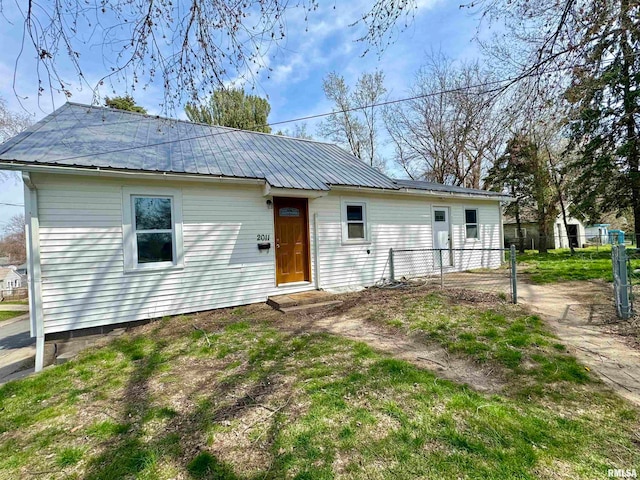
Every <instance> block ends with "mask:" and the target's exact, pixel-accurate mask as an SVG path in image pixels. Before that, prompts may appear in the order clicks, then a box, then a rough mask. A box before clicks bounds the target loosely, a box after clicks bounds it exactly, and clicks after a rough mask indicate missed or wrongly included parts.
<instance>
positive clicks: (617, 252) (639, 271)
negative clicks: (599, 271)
mask: <svg viewBox="0 0 640 480" xmlns="http://www.w3.org/2000/svg"><path fill="white" fill-rule="evenodd" d="M611 264H612V268H613V295H614V301H615V305H616V311H617V313H618V316H619V317H620V318H622V319H624V320H626V319H628V318H631V317H632V316H634V315H637V314H638V306H637V302H636V301H635V300H636V298H637V297H638V293H640V249H637V248H627V247H626V246H625V245H613V246H612V247H611Z"/></svg>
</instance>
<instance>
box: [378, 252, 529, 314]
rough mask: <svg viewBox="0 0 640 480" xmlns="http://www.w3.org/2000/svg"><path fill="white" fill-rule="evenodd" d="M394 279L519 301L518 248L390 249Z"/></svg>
mask: <svg viewBox="0 0 640 480" xmlns="http://www.w3.org/2000/svg"><path fill="white" fill-rule="evenodd" d="M389 270H390V277H391V278H390V280H391V282H392V283H394V282H402V281H421V282H423V283H424V284H431V285H434V286H439V287H440V288H450V289H452V288H463V289H470V290H478V291H482V292H487V293H493V294H496V295H498V296H501V297H503V298H505V299H509V300H510V301H512V302H513V303H517V302H518V285H517V271H516V248H515V246H512V247H511V248H507V249H505V248H451V249H431V248H421V249H395V248H392V249H390V250H389Z"/></svg>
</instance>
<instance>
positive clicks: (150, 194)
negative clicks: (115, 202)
mask: <svg viewBox="0 0 640 480" xmlns="http://www.w3.org/2000/svg"><path fill="white" fill-rule="evenodd" d="M123 200H124V217H123V219H124V222H123V232H124V260H125V270H126V271H136V270H149V269H165V268H173V267H182V266H183V260H182V258H183V255H182V213H181V212H182V206H181V195H180V191H179V190H177V189H168V188H158V189H155V188H148V187H140V188H139V189H136V188H133V187H126V188H124V189H123Z"/></svg>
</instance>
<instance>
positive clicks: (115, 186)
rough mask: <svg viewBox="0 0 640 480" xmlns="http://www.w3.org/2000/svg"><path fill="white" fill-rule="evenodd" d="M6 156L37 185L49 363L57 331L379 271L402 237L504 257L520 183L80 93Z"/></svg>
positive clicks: (377, 276) (486, 259) (38, 273)
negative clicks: (135, 109) (506, 227)
mask: <svg viewBox="0 0 640 480" xmlns="http://www.w3.org/2000/svg"><path fill="white" fill-rule="evenodd" d="M0 168H3V169H10V170H17V171H21V172H22V178H23V181H24V183H25V187H26V188H25V206H26V212H27V253H28V270H29V290H30V292H33V294H32V295H30V302H31V303H30V307H31V308H30V312H31V334H32V335H33V336H35V337H36V339H37V340H36V348H37V355H36V368H41V366H42V363H41V362H42V358H43V352H44V339H45V335H53V334H59V333H61V332H66V331H70V330H77V329H90V328H91V329H92V328H93V327H100V326H109V325H114V324H122V323H126V322H133V321H138V320H143V319H149V318H157V317H161V316H164V315H175V314H181V313H189V312H196V311H201V310H208V309H214V308H221V307H229V306H235V305H243V304H248V303H254V302H264V301H266V300H267V298H268V297H269V296H271V295H279V294H288V293H295V292H302V291H308V290H315V289H325V290H333V291H336V290H345V289H353V288H359V287H366V286H371V285H374V284H376V283H377V282H379V281H380V280H381V279H383V278H385V276H386V277H387V278H389V273H390V269H389V266H388V265H389V250H390V249H391V248H404V249H434V248H437V249H442V250H449V251H452V250H453V249H456V248H463V247H464V248H466V249H470V250H472V251H471V253H470V254H469V255H468V256H466V257H465V260H464V262H462V261H458V258H457V257H455V256H454V255H448V256H447V257H446V258H447V263H448V264H447V265H446V268H447V269H448V270H454V271H455V270H466V269H469V268H481V267H485V268H492V267H493V268H495V267H498V266H499V265H500V264H501V259H502V252H500V251H497V250H495V249H496V248H498V247H501V246H502V244H503V239H502V226H501V220H502V205H503V204H504V202H505V201H508V200H509V198H508V197H505V196H504V195H502V194H500V193H497V192H487V191H481V190H472V189H465V188H458V187H447V186H443V185H439V184H435V183H429V182H419V181H418V182H414V181H403V180H394V179H392V178H389V177H387V176H386V175H383V174H382V173H380V172H379V171H377V170H375V169H373V168H371V167H370V166H368V165H367V164H366V163H365V162H363V161H362V160H360V159H358V158H356V157H354V156H353V155H351V154H349V153H347V152H346V151H344V150H343V149H341V148H339V147H338V146H336V145H333V144H328V143H323V142H316V141H310V140H302V139H296V138H289V137H285V136H280V135H269V134H263V133H257V132H248V131H241V130H236V129H230V128H225V127H216V126H210V125H202V124H195V123H191V122H184V121H176V120H169V119H162V118H158V117H153V116H148V115H142V114H136V113H132V112H125V111H119V110H112V109H102V108H97V107H89V106H86V105H79V104H72V103H67V104H65V105H64V106H62V107H61V108H59V109H58V110H56V111H55V112H54V113H52V114H51V115H49V116H48V117H46V118H45V119H43V120H42V121H40V122H38V123H37V124H35V125H33V126H32V127H30V128H29V129H27V130H26V131H24V132H23V133H21V134H19V135H18V136H16V137H14V138H13V139H10V140H9V141H7V142H5V143H4V144H2V145H0ZM488 248H492V249H494V250H491V251H483V249H488ZM473 250H477V253H475V252H473ZM432 253H433V252H432ZM397 270H398V271H396V272H395V273H396V275H397V276H398V278H399V277H400V276H402V273H403V272H402V271H399V270H400V266H398V268H397ZM91 331H92V330H91Z"/></svg>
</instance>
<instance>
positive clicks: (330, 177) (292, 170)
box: [0, 103, 397, 190]
mask: <svg viewBox="0 0 640 480" xmlns="http://www.w3.org/2000/svg"><path fill="white" fill-rule="evenodd" d="M7 160H9V161H17V162H24V163H27V164H46V165H62V166H73V167H100V168H113V169H118V170H136V171H153V172H171V173H190V174H200V175H214V176H223V177H239V178H255V179H264V180H266V181H267V182H269V184H270V185H271V186H273V187H282V188H296V189H306V190H328V189H329V188H330V186H331V185H350V186H361V187H372V188H387V189H397V187H396V185H395V184H394V183H393V181H392V180H391V179H390V178H388V177H386V176H385V175H383V174H382V173H380V172H378V171H377V170H375V169H374V168H371V167H370V166H368V165H367V164H366V163H364V162H363V161H362V160H360V159H358V158H356V157H354V156H353V155H350V154H349V153H347V152H345V151H344V150H342V149H341V148H340V147H338V146H336V145H333V144H329V143H322V142H315V141H308V140H301V139H295V138H289V137H284V136H280V135H268V134H261V133H256V132H248V131H243V130H237V129H233V128H226V127H218V126H209V125H202V124H197V123H192V122H186V121H179V120H170V119H165V118H159V117H154V116H150V115H141V114H136V113H132V112H126V111H121V110H113V109H108V108H102V107H90V106H87V105H80V104H74V103H67V104H65V105H64V106H62V107H61V108H59V109H58V110H56V111H55V112H53V113H52V114H51V115H49V116H47V117H45V118H44V119H43V120H42V121H40V122H38V123H36V124H35V125H33V126H32V127H31V128H29V129H27V130H26V131H24V132H22V133H20V134H19V135H17V136H16V137H14V138H12V139H10V140H9V141H7V142H5V143H3V144H2V145H0V161H7Z"/></svg>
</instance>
